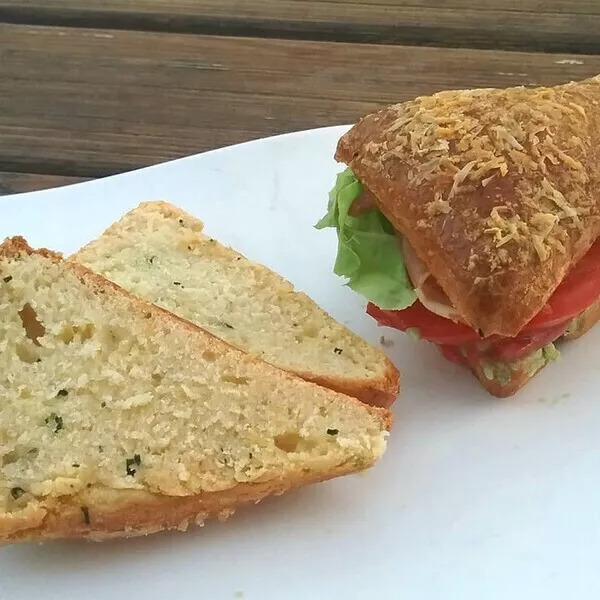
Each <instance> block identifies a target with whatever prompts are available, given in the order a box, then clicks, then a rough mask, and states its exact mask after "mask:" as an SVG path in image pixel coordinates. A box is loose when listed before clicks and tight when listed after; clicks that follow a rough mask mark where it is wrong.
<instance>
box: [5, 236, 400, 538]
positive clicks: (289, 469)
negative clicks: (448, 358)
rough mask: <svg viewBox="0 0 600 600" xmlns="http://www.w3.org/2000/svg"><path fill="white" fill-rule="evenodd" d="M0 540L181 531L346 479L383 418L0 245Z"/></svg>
mask: <svg viewBox="0 0 600 600" xmlns="http://www.w3.org/2000/svg"><path fill="white" fill-rule="evenodd" d="M0 311H1V313H2V321H1V322H0V349H1V358H0V361H1V362H0V382H1V383H0V386H1V391H0V393H1V397H2V400H1V403H0V541H2V542H12V541H19V540H26V539H41V538H60V537H88V538H95V539H101V538H104V537H111V536H129V535H136V534H145V533H151V532H154V531H157V530H160V529H165V528H180V529H185V527H187V525H188V524H189V523H191V522H197V523H200V522H201V521H202V520H203V519H204V518H206V517H208V516H211V515H219V516H226V515H227V514H229V513H230V512H232V511H233V509H234V508H235V507H236V506H238V505H240V504H242V503H245V502H251V501H258V500H260V499H261V498H263V497H265V496H267V495H269V494H278V493H281V492H284V491H286V490H288V489H290V488H293V487H296V486H299V485H303V484H307V483H310V482H316V481H321V480H324V479H328V478H331V477H334V476H337V475H343V474H346V473H352V472H354V471H358V470H361V469H364V468H366V467H369V466H371V465H372V464H373V463H374V462H375V460H376V459H377V458H378V457H379V456H380V455H381V454H382V453H383V451H384V448H385V438H386V433H387V430H388V428H389V424H390V415H389V412H388V411H387V410H385V409H379V408H374V407H370V406H367V405H365V404H363V403H361V402H359V401H358V400H356V399H355V398H351V397H348V396H344V395H342V394H339V393H337V392H333V391H331V390H329V389H326V388H323V387H320V386H318V385H314V384H311V383H308V382H306V381H304V380H302V379H300V378H298V377H295V376H292V375H290V374H289V373H286V372H284V371H281V370H280V369H277V368H275V367H272V366H270V365H268V364H267V363H264V362H262V361H260V360H258V359H256V358H253V357H251V356H249V355H247V354H245V353H243V352H240V351H239V350H237V349H235V348H233V347H231V346H230V345H228V344H226V343H225V342H223V341H221V340H219V339H217V338H215V337H214V336H212V335H210V334H209V333H207V332H205V331H203V330H202V329H200V328H198V327H196V326H194V325H192V324H190V323H188V322H186V321H184V320H182V319H179V318H178V317H176V316H174V315H172V314H171V313H168V312H167V311H165V310H163V309H161V308H158V307H156V306H154V305H152V304H150V303H147V302H145V301H142V300H140V299H138V298H135V297H134V296H132V295H130V294H129V293H127V292H126V291H124V290H122V289H121V288H119V287H118V286H116V285H114V284H113V283H111V282H109V281H108V280H106V279H104V278H103V277H101V276H99V275H97V274H94V273H92V272H91V271H88V270H87V269H85V268H84V267H82V266H80V265H78V264H76V263H74V262H68V261H63V260H62V259H61V257H60V256H59V255H57V254H54V253H52V252H50V251H47V250H41V251H34V250H32V249H31V248H29V246H28V245H27V243H26V242H25V240H23V239H22V238H13V239H12V240H7V241H6V242H5V243H4V244H3V245H1V246H0Z"/></svg>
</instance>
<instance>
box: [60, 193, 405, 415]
mask: <svg viewBox="0 0 600 600" xmlns="http://www.w3.org/2000/svg"><path fill="white" fill-rule="evenodd" d="M202 229H203V224H202V222H201V221H199V220H198V219H196V218H194V217H192V216H191V215H189V214H187V213H186V212H184V211H183V210H181V209H179V208H177V207H175V206H172V205H170V204H167V203H166V202H145V203H143V204H140V205H139V206H138V207H137V208H135V209H133V210H132V211H130V212H128V213H127V214H126V215H125V216H123V218H122V219H120V220H119V221H118V222H117V223H115V224H113V225H112V226H111V227H109V229H108V230H107V231H105V232H104V233H103V234H102V235H101V236H100V237H99V238H98V239H96V240H94V241H92V242H90V243H89V244H87V245H86V246H85V247H84V248H82V249H81V250H80V251H79V252H77V254H75V255H73V256H72V257H71V259H72V260H74V261H77V262H79V263H81V264H83V265H85V266H86V267H88V268H89V269H91V270H92V271H95V272H97V273H99V274H100V275H103V276H105V277H107V278H108V279H110V280H111V281H113V282H114V283H116V284H118V285H120V286H121V287H123V288H125V289H126V290H127V291H129V292H131V293H132V294H135V295H136V296H140V297H141V298H144V299H145V300H149V301H150V302H154V303H155V304H158V305H159V306H161V307H162V308H165V309H166V310H168V311H170V312H172V313H174V314H176V315H178V316H179V317H181V318H183V319H186V320H187V321H190V322H192V323H194V324H195V325H197V326H198V327H202V328H203V329H205V330H207V331H209V332H210V333H212V334H213V335H215V336H217V337H219V338H221V339H222V340H225V341H226V342H227V343H229V344H231V345H233V346H235V347H237V348H239V349H240V350H243V351H244V352H248V353H249V354H252V355H254V356H257V357H259V358H261V359H262V360H264V361H266V362H268V363H270V364H272V365H274V366H276V367H279V368H280V369H284V370H285V371H288V372H290V373H294V374H296V375H298V376H299V377H302V378H303V379H306V380H308V381H312V382H314V383H318V384H319V385H323V386H326V387H329V388H331V389H334V390H336V391H338V392H342V393H344V394H348V395H350V396H354V397H356V398H358V399H359V400H362V401H363V402H365V403H367V404H372V405H376V406H389V405H390V404H392V402H393V401H394V400H395V399H396V397H397V396H398V387H399V373H398V370H397V369H396V368H395V367H394V365H393V364H392V363H391V362H390V360H389V359H388V358H387V357H386V356H385V354H384V353H383V352H382V351H381V350H379V349H377V348H373V347H371V346H370V345H369V344H367V342H365V341H364V340H363V339H361V338H360V337H359V336H358V335H356V334H354V333H352V332H351V331H350V330H349V329H347V328H346V327H344V326H343V325H341V324H339V323H337V322H336V321H335V320H334V319H333V318H332V317H330V316H329V315H328V314H327V313H326V312H325V311H324V310H322V309H321V308H319V307H318V306H317V305H316V304H315V303H314V302H313V301H312V300H311V299H310V298H309V297H308V296H307V295H306V294H303V293H302V292H299V291H296V290H294V287H293V286H292V284H291V283H290V282H288V281H286V280H284V279H283V278H281V277H280V276H279V275H277V274H276V273H274V272H273V271H271V270H269V269H267V268H266V267H264V266H262V265H258V264H256V263H254V262H252V261H250V260H248V259H247V258H245V257H244V256H242V255H241V254H239V253H238V252H236V251H235V250H232V249H231V248H227V247H225V246H222V245H221V244H219V242H218V241H217V240H215V239H214V238H212V237H209V236H207V235H204V233H203V232H202Z"/></svg>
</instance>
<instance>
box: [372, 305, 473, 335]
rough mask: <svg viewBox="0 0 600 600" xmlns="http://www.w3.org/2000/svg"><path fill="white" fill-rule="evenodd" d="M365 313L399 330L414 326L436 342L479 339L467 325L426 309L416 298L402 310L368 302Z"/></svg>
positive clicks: (382, 323)
mask: <svg viewBox="0 0 600 600" xmlns="http://www.w3.org/2000/svg"><path fill="white" fill-rule="evenodd" d="M367 314H369V315H371V316H372V317H373V318H374V319H375V320H376V321H377V322H378V323H379V324H380V325H387V326H388V327H393V328H394V329H400V330H401V331H406V330H407V329H410V328H411V327H415V328H416V329H418V330H419V334H420V335H421V337H422V338H424V339H426V340H429V341H430V342H435V343H436V344H454V345H458V344H464V343H465V342H473V341H476V340H479V339H481V338H480V337H479V335H478V334H477V332H476V331H475V330H474V329H471V327H469V326H468V325H463V324H462V323H455V322H454V321H450V320H449V319H445V318H444V317H440V316H439V315H436V314H435V313H432V312H431V311H430V310H428V309H426V308H425V307H424V306H423V305H422V304H421V303H420V302H419V301H418V300H417V301H416V302H415V303H414V304H413V305H411V306H409V307H408V308H405V309H404V310H383V309H381V308H379V307H378V306H375V304H373V303H372V302H369V304H368V305H367Z"/></svg>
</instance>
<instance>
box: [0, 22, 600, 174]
mask: <svg viewBox="0 0 600 600" xmlns="http://www.w3.org/2000/svg"><path fill="white" fill-rule="evenodd" d="M597 72H600V56H582V55H578V56H568V55H554V54H552V55H551V54H541V53H515V52H498V51H481V50H469V49H444V48H421V47H419V48H417V47H407V46H383V45H363V44H344V43H324V42H306V41H289V40H272V39H270V40H267V39H245V38H225V37H215V36H198V35H179V34H164V33H153V32H133V31H114V30H113V31H108V30H86V29H74V28H54V27H31V26H17V25H0V81H2V82H5V83H7V82H10V84H9V85H6V84H5V85H2V86H1V87H0V137H1V139H2V144H1V145H0V168H1V169H2V170H5V171H14V172H33V173H46V174H53V175H65V176H78V177H97V176H102V175H108V174H112V173H116V172H120V171H123V170H127V169H132V168H135V167H141V166H145V165H148V164H151V163H156V162H160V161H164V160H167V159H171V158H175V157H179V156H183V155H186V154H192V153H196V152H201V151H203V150H208V149H211V148H215V147H218V146H224V145H228V144H233V143H236V142H241V141H245V140H249V139H253V138H258V137H262V136H266V135H271V134H275V133H281V132H287V131H294V130H298V129H305V128H310V127H319V126H325V125H333V124H339V123H349V122H352V121H354V120H356V119H357V118H358V117H359V116H360V115H362V114H364V113H366V112H369V111H372V110H374V109H376V108H377V107H379V106H382V105H384V104H388V103H391V102H395V101H401V100H404V99H407V98H411V97H414V96H416V95H419V94H427V93H431V92H434V91H436V90H439V89H443V88H457V87H477V86H509V85H516V84H522V85H541V84H543V85H548V84H554V83H558V82H561V81H566V80H569V79H573V78H575V79H579V78H584V77H586V76H589V75H592V74H595V73H597Z"/></svg>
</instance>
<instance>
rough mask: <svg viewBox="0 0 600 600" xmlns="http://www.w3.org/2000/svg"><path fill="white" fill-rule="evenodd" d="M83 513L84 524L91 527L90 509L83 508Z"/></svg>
mask: <svg viewBox="0 0 600 600" xmlns="http://www.w3.org/2000/svg"><path fill="white" fill-rule="evenodd" d="M81 512H82V513H83V522H84V523H85V524H86V525H89V524H90V509H89V508H88V507H87V506H82V507H81Z"/></svg>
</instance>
